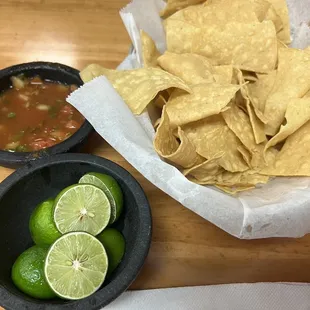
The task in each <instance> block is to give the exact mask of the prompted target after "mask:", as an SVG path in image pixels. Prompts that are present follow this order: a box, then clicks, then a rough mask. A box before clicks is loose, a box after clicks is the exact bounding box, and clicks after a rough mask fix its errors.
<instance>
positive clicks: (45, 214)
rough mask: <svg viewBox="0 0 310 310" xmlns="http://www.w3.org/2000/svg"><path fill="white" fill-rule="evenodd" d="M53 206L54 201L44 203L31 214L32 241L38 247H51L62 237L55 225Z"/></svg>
mask: <svg viewBox="0 0 310 310" xmlns="http://www.w3.org/2000/svg"><path fill="white" fill-rule="evenodd" d="M53 205H54V200H53V199H48V200H46V201H43V202H42V203H40V204H39V205H38V206H37V207H36V208H35V209H34V211H33V212H32V214H31V217H30V221H29V229H30V233H31V236H32V240H33V241H34V243H36V244H38V245H51V244H52V243H53V242H54V241H55V240H56V239H58V238H59V237H60V236H61V233H60V232H59V231H58V230H57V228H56V226H55V223H54V219H53Z"/></svg>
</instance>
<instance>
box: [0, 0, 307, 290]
mask: <svg viewBox="0 0 310 310" xmlns="http://www.w3.org/2000/svg"><path fill="white" fill-rule="evenodd" d="M126 2H127V0H24V1H23V0H6V1H0V68H4V67H7V66H10V65H13V64H18V63H22V62H28V61H35V60H45V61H46V60H48V61H57V62H61V63H64V64H67V65H70V66H73V67H76V68H78V69H82V68H83V67H84V66H85V65H87V64H89V63H94V62H95V63H99V64H101V65H104V66H106V67H109V68H115V67H116V66H117V65H118V64H119V63H120V62H121V61H122V59H123V58H124V57H125V56H126V54H127V52H128V49H129V45H130V41H129V37H128V35H127V33H126V31H125V29H124V27H123V24H122V21H121V19H120V17H119V14H118V11H119V9H120V8H122V7H123V6H124V5H125V4H126ZM85 152H89V153H94V154H97V155H99V156H102V157H106V158H108V159H110V160H113V161H115V162H117V163H118V164H120V165H121V166H123V167H124V168H125V169H128V170H129V171H130V172H131V173H132V174H133V175H134V176H135V177H136V178H137V179H138V181H139V182H140V183H141V185H142V186H143V188H144V190H145V191H146V194H147V196H148V199H149V201H150V204H151V207H152V212H153V223H154V233H153V242H152V246H151V250H150V253H149V256H148V258H147V261H146V264H145V266H144V268H143V270H142V272H141V273H140V275H139V277H138V278H137V280H136V281H135V282H134V283H133V285H132V287H131V289H147V288H163V287H177V286H193V285H204V284H219V283H234V282H257V281H310V259H309V258H310V236H306V237H304V238H301V239H268V240H254V241H245V240H238V239H236V238H234V237H232V236H230V235H228V234H227V233H225V232H224V231H221V230H220V229H218V228H217V227H215V226H214V225H212V224H210V223H208V222H207V221H205V220H203V219H202V218H200V217H199V216H197V215H196V214H194V213H193V212H191V211H189V210H187V209H186V208H184V207H182V206H181V205H180V204H179V203H177V202H176V201H174V200H173V199H172V198H170V197H168V196H167V195H166V194H164V193H163V192H161V191H160V190H159V189H157V188H156V187H155V186H153V185H152V184H150V182H148V181H147V180H146V179H144V178H143V176H141V175H140V174H139V173H138V172H137V171H136V170H135V169H134V168H132V167H131V166H130V165H129V164H128V163H127V162H126V161H125V160H124V159H123V158H122V157H121V156H120V155H119V154H118V153H117V152H116V151H115V150H113V149H112V148H111V147H110V146H109V145H108V144H107V143H106V142H104V141H103V140H102V139H101V138H100V137H99V136H98V135H96V134H94V135H93V136H92V137H91V139H90V141H89V143H88V146H87V148H86V149H85ZM11 172H12V171H11V170H9V169H4V168H0V181H2V180H3V179H4V178H5V177H7V176H8V175H9V174H10V173H11ZM1 255H5V253H2V254H1Z"/></svg>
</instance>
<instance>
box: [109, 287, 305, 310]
mask: <svg viewBox="0 0 310 310" xmlns="http://www.w3.org/2000/svg"><path fill="white" fill-rule="evenodd" d="M104 309H107V310H139V309H143V310H309V309H310V286H309V285H307V284H298V285H297V284H281V283H257V284H230V285H215V286H214V285H212V286H198V287H187V288H171V289H158V290H146V291H128V292H125V293H124V294H123V295H121V296H120V297H119V298H118V299H116V300H115V301H114V302H113V303H111V304H110V305H108V306H107V307H106V308H104Z"/></svg>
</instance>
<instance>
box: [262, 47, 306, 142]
mask: <svg viewBox="0 0 310 310" xmlns="http://www.w3.org/2000/svg"><path fill="white" fill-rule="evenodd" d="M309 89H310V55H309V54H308V53H307V52H305V51H303V50H297V49H292V48H286V49H280V50H279V66H278V71H277V76H276V82H275V84H274V87H273V89H272V91H271V93H270V95H269V97H268V99H267V101H266V106H265V116H266V117H267V118H268V120H269V122H268V124H267V126H266V127H265V131H266V133H267V134H268V135H270V136H274V135H275V134H276V133H277V132H278V130H279V128H280V126H281V124H282V122H283V121H284V116H285V111H286V109H287V103H288V101H289V99H293V98H302V97H303V96H304V95H305V94H306V93H307V92H308V91H309Z"/></svg>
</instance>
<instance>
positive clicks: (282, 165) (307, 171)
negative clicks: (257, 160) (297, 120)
mask: <svg viewBox="0 0 310 310" xmlns="http://www.w3.org/2000/svg"><path fill="white" fill-rule="evenodd" d="M260 173H261V174H265V175H272V176H310V122H307V123H306V124H305V125H303V126H302V127H301V128H299V129H298V130H297V131H295V132H294V133H293V134H292V135H290V136H289V137H288V138H287V140H286V142H285V144H284V146H283V147H282V149H281V151H280V152H279V153H278V155H277V157H276V160H275V162H274V164H273V165H270V166H268V167H267V168H265V169H263V170H262V171H260Z"/></svg>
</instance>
